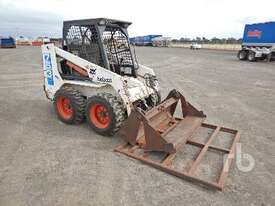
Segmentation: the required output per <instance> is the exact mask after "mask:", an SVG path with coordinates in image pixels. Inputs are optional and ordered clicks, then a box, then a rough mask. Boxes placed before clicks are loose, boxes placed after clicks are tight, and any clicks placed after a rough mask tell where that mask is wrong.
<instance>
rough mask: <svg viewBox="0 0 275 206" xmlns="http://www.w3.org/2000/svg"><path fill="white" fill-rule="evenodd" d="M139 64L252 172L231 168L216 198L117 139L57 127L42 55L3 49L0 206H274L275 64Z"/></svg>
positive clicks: (142, 55) (188, 55)
mask: <svg viewBox="0 0 275 206" xmlns="http://www.w3.org/2000/svg"><path fill="white" fill-rule="evenodd" d="M137 54H138V56H139V61H140V63H142V64H145V65H148V66H150V67H153V68H155V71H156V73H157V74H158V77H159V79H160V83H161V86H162V88H163V96H165V95H166V94H167V92H168V91H169V90H170V89H172V88H177V89H179V90H180V91H182V92H183V94H184V95H185V96H186V97H187V98H188V100H189V101H190V102H192V103H193V104H194V105H195V106H196V107H198V108H200V109H202V110H204V111H205V113H206V114H207V115H208V119H207V120H208V122H210V123H214V124H220V125H224V126H227V127H232V128H237V129H239V130H240V132H241V142H242V153H243V154H245V153H247V154H250V155H252V156H253V158H254V159H255V167H254V168H253V170H252V171H250V172H242V171H240V170H239V169H238V168H237V167H234V168H233V170H231V172H230V175H229V177H228V179H227V185H226V187H225V190H224V191H223V192H219V191H212V190H207V189H205V188H202V187H200V186H198V185H194V184H192V183H190V182H188V181H185V180H181V179H178V178H176V177H173V176H171V175H168V174H165V173H163V172H161V171H158V170H156V169H153V168H151V167H149V166H146V165H144V164H142V163H140V162H138V161H135V160H132V159H129V158H127V157H125V156H123V155H120V154H117V153H114V152H113V149H114V147H115V146H116V145H117V144H119V143H120V142H121V140H120V139H119V138H118V137H115V138H106V137H101V136H99V135H96V134H95V133H94V132H93V131H92V130H91V129H90V128H89V127H88V125H87V124H85V123H84V124H82V125H80V126H68V125H65V124H63V123H61V122H60V121H58V120H57V118H56V116H55V113H54V110H53V107H52V104H51V103H50V102H49V101H48V100H47V99H46V98H45V96H44V93H43V89H42V84H43V82H42V69H41V53H40V48H34V47H25V48H24V47H19V48H17V49H1V50H0V68H1V75H0V105H1V106H0V165H1V167H0V205H1V206H2V205H3V206H5V205H9V206H12V205H31V206H33V205H36V206H38V205H228V206H229V205H275V193H274V191H275V186H274V185H275V184H274V183H275V177H274V176H275V152H274V148H275V142H274V138H275V136H274V134H275V125H274V122H275V110H274V106H275V63H274V62H273V63H265V62H257V63H248V62H240V61H238V60H237V58H236V55H235V53H232V52H221V51H207V50H201V51H191V50H188V49H180V48H149V47H148V48H137ZM244 164H245V162H244Z"/></svg>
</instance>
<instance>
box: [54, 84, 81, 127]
mask: <svg viewBox="0 0 275 206" xmlns="http://www.w3.org/2000/svg"><path fill="white" fill-rule="evenodd" d="M63 99H68V100H69V103H68V105H69V107H70V108H69V110H71V111H72V112H71V115H68V116H64V114H63V112H62V106H61V104H62V103H61V101H62V100H63ZM85 106H86V99H85V98H84V96H83V95H82V94H81V93H80V92H79V91H77V90H75V89H74V88H72V87H62V88H61V89H59V90H58V91H57V92H56V94H55V97H54V107H55V111H56V114H57V116H58V118H59V119H60V120H61V121H62V122H64V123H66V124H79V123H81V122H83V120H84V119H85ZM67 109H68V108H67Z"/></svg>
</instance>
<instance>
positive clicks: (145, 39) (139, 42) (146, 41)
mask: <svg viewBox="0 0 275 206" xmlns="http://www.w3.org/2000/svg"><path fill="white" fill-rule="evenodd" d="M156 37H162V35H158V34H150V35H146V36H136V37H132V38H130V39H129V40H130V43H131V44H132V45H136V46H152V45H153V39H154V38H156Z"/></svg>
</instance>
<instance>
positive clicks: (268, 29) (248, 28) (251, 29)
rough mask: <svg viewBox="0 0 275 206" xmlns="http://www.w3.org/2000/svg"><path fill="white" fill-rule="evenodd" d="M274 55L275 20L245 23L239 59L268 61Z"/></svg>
mask: <svg viewBox="0 0 275 206" xmlns="http://www.w3.org/2000/svg"><path fill="white" fill-rule="evenodd" d="M274 56H275V22H265V23H257V24H246V25H245V28H244V34H243V41H242V45H241V50H239V52H238V58H239V60H248V61H251V62H253V61H257V60H267V61H270V60H271V59H272V58H274Z"/></svg>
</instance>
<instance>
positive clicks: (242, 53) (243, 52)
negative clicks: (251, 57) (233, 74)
mask: <svg viewBox="0 0 275 206" xmlns="http://www.w3.org/2000/svg"><path fill="white" fill-rule="evenodd" d="M247 53H248V52H247V51H246V50H240V51H239V52H238V58H239V60H242V61H244V60H247Z"/></svg>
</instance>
